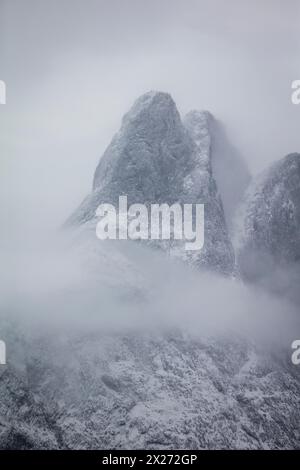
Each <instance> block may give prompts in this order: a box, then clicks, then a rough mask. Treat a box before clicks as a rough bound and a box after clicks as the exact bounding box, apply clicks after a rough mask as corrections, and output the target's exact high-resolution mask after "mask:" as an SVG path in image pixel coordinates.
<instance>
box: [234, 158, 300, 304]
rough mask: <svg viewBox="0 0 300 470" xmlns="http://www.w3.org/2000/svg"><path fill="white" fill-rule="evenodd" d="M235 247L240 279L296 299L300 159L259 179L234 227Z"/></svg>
mask: <svg viewBox="0 0 300 470" xmlns="http://www.w3.org/2000/svg"><path fill="white" fill-rule="evenodd" d="M236 225H237V228H236V235H235V246H236V250H237V257H238V264H239V267H240V271H241V273H242V275H243V277H244V279H246V280H248V281H253V282H262V283H263V284H264V285H267V286H268V287H270V288H272V290H274V291H278V292H279V293H281V292H284V291H286V292H287V293H288V294H289V295H290V294H291V295H292V296H294V295H296V297H297V298H298V296H299V294H297V291H298V287H297V285H299V281H300V154H298V153H293V154H290V155H287V156H286V157H285V158H283V159H281V160H280V161H278V162H276V163H275V164H273V165H272V166H271V167H270V168H269V169H267V170H266V171H264V172H263V173H262V174H261V175H259V176H258V177H257V178H256V179H254V181H253V182H252V184H251V185H250V187H249V189H248V191H247V192H246V195H245V198H244V201H243V203H242V205H241V207H240V209H239V214H238V217H237V221H236Z"/></svg>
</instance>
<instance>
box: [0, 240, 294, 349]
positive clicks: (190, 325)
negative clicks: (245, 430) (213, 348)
mask: <svg viewBox="0 0 300 470" xmlns="http://www.w3.org/2000/svg"><path fill="white" fill-rule="evenodd" d="M95 238H96V237H95ZM82 248H83V249H81V248H80V243H79V245H78V239H77V238H76V237H75V239H74V237H73V236H70V234H68V235H66V234H61V235H58V236H57V237H56V238H55V239H54V238H53V237H51V239H50V238H46V237H45V238H41V237H39V238H38V239H35V240H32V245H31V247H28V246H27V247H26V250H23V249H22V247H19V248H16V247H14V248H13V249H12V250H6V251H5V253H1V259H2V264H3V265H4V266H5V278H3V279H1V284H0V285H1V287H0V299H1V301H0V311H1V316H2V320H3V319H5V318H6V319H7V318H9V322H11V321H13V322H15V324H16V325H18V329H20V330H21V331H23V332H26V331H27V332H28V335H29V337H30V336H32V337H34V336H35V333H36V334H38V335H39V334H40V333H41V332H44V333H46V334H47V335H48V336H49V337H52V338H53V339H54V341H55V338H57V337H59V336H61V335H64V334H68V335H71V336H72V335H73V334H75V335H77V334H79V333H80V335H84V334H91V333H96V332H98V333H101V334H122V335H123V334H127V333H130V332H135V333H137V332H139V331H141V332H143V333H144V332H147V331H149V332H151V331H155V332H156V333H157V334H160V333H163V332H164V331H172V329H179V330H180V331H182V332H187V333H189V334H192V335H194V336H196V337H202V338H203V337H211V336H214V337H217V336H219V335H220V336H226V337H229V338H234V337H244V338H245V340H247V341H251V342H252V341H253V342H255V343H256V344H261V345H262V346H263V347H267V346H269V345H275V346H276V348H278V347H280V348H282V347H283V348H285V349H289V348H290V345H291V342H292V341H293V340H294V339H295V338H294V335H295V331H299V326H300V325H299V315H298V310H297V308H296V306H293V305H292V304H291V303H289V302H288V301H287V300H283V299H279V298H276V296H271V295H270V294H267V293H266V292H264V291H263V290H260V289H257V288H256V289H255V290H254V289H252V288H251V287H247V286H245V285H243V284H242V283H241V282H240V281H238V280H232V279H224V278H222V277H219V276H217V275H214V274H208V273H199V272H195V271H193V270H190V269H189V268H187V267H186V266H184V265H182V264H181V263H179V262H175V261H171V260H168V259H167V258H166V257H165V255H163V256H162V255H161V254H160V253H159V252H155V251H154V252H153V251H152V249H151V250H150V249H149V248H145V247H142V246H139V245H138V244H137V243H136V242H130V241H124V242H117V241H110V242H103V241H102V242H101V241H99V240H96V241H95V244H94V245H93V248H92V250H91V253H89V248H88V245H87V244H85V243H84V244H83V246H82ZM116 260H117V261H118V264H117V265H116V264H115V261H116ZM130 278H131V279H130Z"/></svg>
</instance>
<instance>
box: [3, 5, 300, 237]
mask: <svg viewBox="0 0 300 470" xmlns="http://www.w3.org/2000/svg"><path fill="white" fill-rule="evenodd" d="M299 11H300V3H299V1H298V0H287V1H285V2H282V1H281V0H228V1H226V2H224V1H223V0H188V1H186V0H153V1H151V2H148V1H146V0H126V1H123V0H51V1H46V0H42V1H41V0H26V2H24V1H23V0H0V79H2V80H5V81H6V84H7V104H6V105H5V106H1V107H0V120H1V123H0V125H1V137H0V158H1V176H0V178H1V182H0V183H1V184H0V200H1V206H3V207H1V211H2V220H3V221H4V222H3V225H4V226H5V228H4V230H6V231H8V232H9V236H11V234H12V232H13V233H14V234H16V236H17V237H18V233H19V226H20V225H22V237H26V236H28V237H30V236H31V235H30V232H31V230H32V231H36V230H39V229H40V225H41V224H42V225H43V226H44V227H47V229H53V227H54V226H55V225H56V226H58V225H59V224H61V223H62V222H63V220H64V219H65V218H66V217H68V215H69V214H70V212H71V211H73V209H74V208H75V206H77V204H78V203H79V202H80V201H81V199H82V198H83V197H84V196H85V195H86V194H87V193H88V192H89V191H90V188H91V182H92V176H93V172H94V169H95V167H96V164H97V163H98V160H99V158H100V157H101V155H102V154H103V151H104V149H105V147H106V146H107V145H108V143H109V142H110V140H111V138H112V136H113V134H114V133H115V132H116V131H117V130H118V127H119V125H120V121H121V117H122V115H123V114H124V113H125V112H126V111H128V108H129V107H130V106H131V105H132V103H133V101H134V100H135V99H136V98H137V96H139V95H140V94H142V93H145V92H146V91H148V90H150V89H158V90H162V91H167V92H170V93H171V94H172V96H173V98H174V100H175V101H176V103H177V105H178V108H179V110H180V112H181V113H182V114H184V113H186V112H187V111H189V110H190V109H193V108H197V109H208V110H210V111H211V112H212V113H213V114H214V115H215V116H216V118H217V119H220V120H221V121H222V122H223V123H224V124H225V126H226V129H227V131H228V135H229V138H230V140H231V141H232V142H233V144H234V145H235V146H236V147H237V148H238V149H239V151H240V153H241V156H242V157H243V158H245V160H246V161H247V163H248V165H249V167H250V169H251V171H252V172H253V173H256V172H257V171H260V170H261V169H262V168H264V167H265V166H267V165H268V164H269V163H270V162H272V161H274V160H277V159H279V158H281V157H283V156H284V155H286V154H287V153H290V152H294V151H299V148H300V134H299V129H298V127H299V116H300V107H299V106H295V105H292V103H291V83H292V81H293V80H295V79H297V78H299V76H298V75H299V69H300V67H299V65H300V63H299V34H298V31H299V19H300V15H299ZM237 177H238V175H237ZM27 232H29V233H27Z"/></svg>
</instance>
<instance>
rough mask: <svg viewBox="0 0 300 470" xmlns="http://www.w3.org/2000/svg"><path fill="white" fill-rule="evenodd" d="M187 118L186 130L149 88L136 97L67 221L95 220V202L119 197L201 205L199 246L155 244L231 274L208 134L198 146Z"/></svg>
mask: <svg viewBox="0 0 300 470" xmlns="http://www.w3.org/2000/svg"><path fill="white" fill-rule="evenodd" d="M191 117H192V116H190V117H189V116H187V118H186V121H185V125H186V128H187V129H188V130H187V129H186V128H185V126H184V125H183V124H182V122H181V118H180V116H179V113H178V111H177V109H176V105H175V103H174V101H173V99H172V98H171V96H170V95H168V94H167V93H161V92H150V93H146V94H145V95H143V96H141V97H140V98H139V99H138V100H137V101H136V102H135V104H134V105H133V107H132V109H131V110H130V111H129V112H128V113H127V114H126V115H125V116H124V118H123V121H122V126H121V129H120V131H119V132H118V133H117V134H116V135H115V137H114V138H113V140H112V142H111V144H110V145H109V146H108V148H107V149H106V151H105V152H104V155H103V157H102V158H101V159H100V162H99V164H98V166H97V169H96V171H95V175H94V182H93V191H92V193H91V194H90V195H89V196H88V197H87V198H86V199H85V200H84V201H83V203H82V204H81V206H80V207H79V208H78V209H77V210H76V211H75V213H74V214H73V215H72V216H71V217H70V219H69V221H68V224H71V225H73V226H78V225H80V224H84V223H87V222H90V221H91V220H95V211H96V209H97V207H98V206H99V204H101V203H111V204H114V205H115V206H116V207H117V206H118V199H119V196H120V195H127V198H128V204H129V205H131V204H133V203H142V204H145V205H149V204H151V203H158V204H162V203H167V204H169V205H172V204H174V203H179V204H181V205H183V204H187V203H189V204H197V203H198V204H200V203H202V204H204V206H205V233H204V247H203V249H202V250H198V251H197V252H193V251H190V252H186V250H185V249H184V240H183V241H180V242H177V241H176V243H168V244H167V247H166V244H163V243H161V244H159V243H155V245H156V246H160V247H161V248H162V249H166V248H167V251H168V253H170V254H171V255H174V256H177V257H180V258H181V259H183V260H185V261H188V262H189V263H190V264H192V265H193V266H196V267H202V268H203V267H204V268H207V269H211V270H214V271H218V272H221V273H224V274H231V273H232V272H233V268H234V254H233V249H232V245H231V242H230V240H229V236H228V231H227V226H226V222H225V217H224V211H223V206H222V202H221V199H220V196H219V194H218V190H217V185H216V182H215V179H214V177H213V174H212V165H211V150H210V137H209V133H208V131H206V132H207V135H206V136H205V135H203V136H202V137H203V139H202V142H201V144H199V142H198V141H196V139H195V133H197V130H195V129H192V127H193V123H194V121H193V119H191ZM197 123H198V121H197ZM201 132H202V131H201Z"/></svg>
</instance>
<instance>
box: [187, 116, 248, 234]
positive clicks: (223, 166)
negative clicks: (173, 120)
mask: <svg viewBox="0 0 300 470" xmlns="http://www.w3.org/2000/svg"><path fill="white" fill-rule="evenodd" d="M184 124H185V126H186V128H187V130H188V132H189V134H190V135H191V137H192V138H193V140H194V142H195V143H196V145H197V148H198V151H199V153H200V154H201V155H202V158H203V159H205V158H206V160H207V164H208V165H210V166H211V168H212V173H213V176H214V179H215V181H216V183H217V187H218V191H219V193H220V197H221V199H222V203H223V208H224V212H225V218H226V223H227V226H228V228H229V230H230V231H231V229H232V223H233V218H234V215H235V212H236V209H237V207H238V205H239V203H240V201H241V198H242V196H243V194H244V192H245V190H246V188H247V186H248V184H249V182H250V179H251V177H250V173H249V170H248V168H247V165H246V164H245V162H244V161H243V159H242V157H241V155H239V153H238V151H237V149H236V148H235V147H234V146H233V145H232V144H231V143H230V142H229V140H228V138H227V135H226V132H225V130H224V128H223V125H222V124H221V123H220V122H219V121H217V120H216V119H215V118H214V117H213V116H212V114H211V113H209V112H208V111H190V112H189V113H188V114H187V115H186V116H185V119H184Z"/></svg>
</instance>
